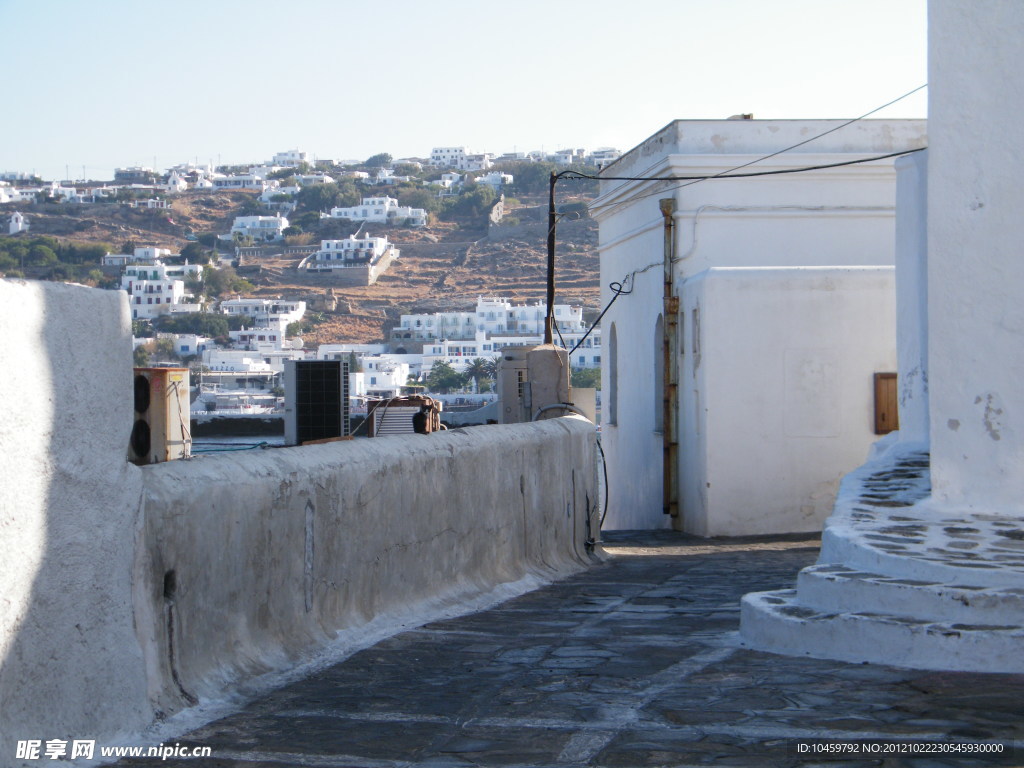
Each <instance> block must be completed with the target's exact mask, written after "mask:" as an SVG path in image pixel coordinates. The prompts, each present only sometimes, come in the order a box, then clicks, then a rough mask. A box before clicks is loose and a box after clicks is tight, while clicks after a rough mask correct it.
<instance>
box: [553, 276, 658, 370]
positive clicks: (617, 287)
mask: <svg viewBox="0 0 1024 768" xmlns="http://www.w3.org/2000/svg"><path fill="white" fill-rule="evenodd" d="M647 269H650V267H645V269H644V270H643V271H646V270H647ZM636 274H637V273H636V272H633V273H632V274H629V275H626V276H625V277H624V278H622V283H618V282H611V283H608V287H609V288H610V289H611V290H612V293H613V294H614V295H613V296H612V298H611V301H609V302H608V303H607V304H605V307H604V309H602V310H601V314H599V315H598V316H597V319H596V320H594V322H593V323H591V324H590V328H588V329H587V332H586V333H585V334H583V335H582V336H580V340H579V341H577V342H576V346H574V347H573V348H572V349H570V350H569V354H570V355H571V354H572V353H573V352H575V351H576V350H577V349H579V348H580V345H581V344H582V343H583V342H584V340H585V339H586V338H587V337H588V336H589V335H590V334H591V332H592V331H593V330H594V329H595V328H597V326H598V324H599V323H600V322H601V318H602V317H604V315H605V312H607V311H608V310H609V309H611V306H612V304H614V303H615V300H616V299H617V298H619V296H628V295H629V294H631V293H632V292H633V289H632V288H630V289H629V290H626V289H624V288H623V287H622V286H623V283H625V282H626V281H627V280H632V278H633V277H634V276H635V275H636Z"/></svg>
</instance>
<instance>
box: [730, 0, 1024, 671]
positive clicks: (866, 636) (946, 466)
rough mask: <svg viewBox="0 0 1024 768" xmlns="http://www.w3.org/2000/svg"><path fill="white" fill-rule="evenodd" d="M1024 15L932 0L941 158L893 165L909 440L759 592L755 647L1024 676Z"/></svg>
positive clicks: (879, 451) (904, 417) (858, 475)
mask: <svg viewBox="0 0 1024 768" xmlns="http://www.w3.org/2000/svg"><path fill="white" fill-rule="evenodd" d="M1022 29H1024V6H1022V5H1021V4H1020V3H1016V2H992V3H984V4H978V3H975V2H971V1H970V0H943V1H942V2H931V3H930V4H929V13H928V40H929V50H928V59H929V72H928V85H929V88H928V95H929V103H928V115H929V125H928V132H929V145H930V149H929V150H928V152H927V157H925V156H924V155H925V153H920V154H917V155H914V156H912V157H907V158H902V159H901V160H900V161H899V162H898V172H899V188H898V198H897V213H898V220H897V256H896V270H897V304H898V318H899V320H898V329H899V330H898V333H899V379H898V407H899V431H898V432H896V433H892V434H890V435H889V436H888V437H886V438H884V439H883V440H881V441H880V442H879V443H877V444H876V445H875V446H874V449H873V452H872V455H871V456H870V457H869V460H868V462H867V463H866V464H864V465H863V466H861V467H859V468H858V469H857V470H855V471H854V472H852V473H850V474H849V475H847V476H846V477H845V478H844V480H843V485H842V490H841V492H840V496H839V498H838V499H837V502H836V506H835V510H834V512H833V514H832V516H831V517H830V518H829V519H828V521H827V523H826V527H825V531H824V534H823V536H822V548H821V553H820V556H819V558H818V563H817V565H815V566H812V567H809V568H805V569H804V570H803V571H802V572H801V573H800V577H799V580H798V582H797V589H796V590H795V592H794V591H793V590H786V591H780V592H772V593H761V594H753V595H747V596H746V597H745V598H744V600H743V612H742V637H743V640H744V643H745V644H747V645H748V646H753V647H755V648H759V649H765V650H771V651H774V652H777V653H791V654H798V655H800V656H813V657H818V658H831V659H841V660H845V661H853V662H856V663H866V662H875V663H884V664H893V665H898V666H905V667H914V668H925V669H939V670H968V671H975V672H1001V673H1021V672H1024V655H1022V654H1021V650H1022V648H1024V638H1022V632H1021V626H1022V623H1024V622H1022V618H1024V613H1022V604H1024V600H1022V595H1024V568H1022V558H1021V544H1020V538H1021V529H1022V526H1024V472H1021V466H1022V461H1021V459H1022V456H1024V429H1022V428H1021V420H1022V418H1024V417H1022V414H1024V392H1022V390H1021V387H1020V380H1021V375H1022V374H1024V322H1022V321H1021V310H1020V295H1021V290H1022V289H1024V272H1022V271H1021V268H1020V260H1019V254H1020V242H1021V240H1022V238H1024V222H1022V220H1021V218H1020V216H1019V211H1020V208H1021V205H1022V204H1024V192H1022V190H1021V189H1020V186H1019V185H1018V184H1017V183H1016V182H1015V179H1016V178H1017V170H1018V169H1024V160H1022V158H1021V156H1020V153H1019V151H1018V150H1017V147H1019V145H1020V142H1019V141H1018V140H1017V139H1018V138H1020V139H1024V126H1022V124H1021V122H1020V120H1019V116H1018V114H1017V113H1018V105H1017V104H1016V103H1015V101H1014V100H1013V99H1007V98H1006V94H1008V93H1017V92H1019V91H1020V89H1021V87H1022V86H1024V49H1022V48H1021V45H1020V39H1021V30H1022Z"/></svg>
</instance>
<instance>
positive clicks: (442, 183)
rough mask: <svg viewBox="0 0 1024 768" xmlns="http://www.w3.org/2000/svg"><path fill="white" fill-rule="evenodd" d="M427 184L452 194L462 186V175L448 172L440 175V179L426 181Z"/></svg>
mask: <svg viewBox="0 0 1024 768" xmlns="http://www.w3.org/2000/svg"><path fill="white" fill-rule="evenodd" d="M427 184H429V185H431V186H435V187H441V189H442V190H444V191H445V192H452V191H454V190H458V189H459V188H460V187H461V186H462V174H461V173H456V172H454V171H449V172H448V173H442V174H441V178H440V179H434V180H433V181H428V182H427Z"/></svg>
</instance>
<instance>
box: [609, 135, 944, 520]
mask: <svg viewBox="0 0 1024 768" xmlns="http://www.w3.org/2000/svg"><path fill="white" fill-rule="evenodd" d="M837 125H839V122H838V121H826V120H822V121H803V120H793V121H788V120H779V121H757V120H743V121H728V120H716V121H676V122H673V123H671V124H670V125H668V126H667V127H666V128H664V129H663V130H662V131H660V132H659V133H658V134H656V135H655V136H653V137H652V138H651V139H649V140H647V141H646V142H644V143H643V144H642V145H641V146H640V147H638V148H636V149H634V150H633V151H631V152H629V153H627V154H626V155H624V156H623V157H622V158H621V159H619V160H618V161H617V162H616V163H615V164H614V166H613V168H612V170H611V171H610V173H611V174H613V175H615V176H645V177H646V176H650V177H655V176H659V177H669V176H690V177H692V176H699V175H707V176H713V175H715V174H719V173H724V172H726V171H727V170H729V169H731V168H734V167H736V166H739V165H744V164H746V163H750V162H751V161H756V160H758V159H759V158H763V157H765V156H766V155H770V154H772V153H775V152H778V151H779V150H781V149H784V148H785V147H788V146H792V145H796V144H798V143H800V142H803V141H804V140H806V139H807V138H808V137H810V136H815V135H819V134H823V133H825V132H826V131H829V130H830V129H833V128H835V127H836V126H837ZM924 144H925V125H924V122H923V121H907V120H896V121H873V120H865V121H860V122H859V123H855V124H853V125H850V126H847V127H845V128H843V129H841V130H838V131H834V132H832V133H829V134H828V135H826V136H823V137H822V138H819V139H817V140H815V141H812V142H810V143H807V144H803V145H802V146H800V147H798V148H797V149H796V150H795V151H791V152H787V153H784V154H779V155H776V156H773V157H770V158H769V159H767V160H764V161H761V162H758V165H757V167H758V169H760V170H764V171H770V170H792V169H794V168H804V167H808V166H817V165H826V164H829V163H836V162H843V161H851V160H866V159H869V158H872V157H876V156H878V155H885V154H889V153H892V152H898V151H901V150H908V149H913V148H917V147H921V146H924ZM660 199H665V200H666V201H667V202H668V204H669V205H670V206H671V207H670V208H669V209H668V211H667V213H668V215H667V217H666V216H665V215H663V212H662V209H661V207H660V203H659V200H660ZM894 203H895V171H894V169H893V160H892V159H891V158H889V159H887V160H877V161H873V162H868V163H863V164H858V165H853V166H848V167H843V168H826V169H821V170H816V171H809V172H801V173H785V174H782V175H778V176H765V177H760V178H758V179H756V180H753V179H748V180H742V179H728V180H723V179H716V180H710V181H707V182H704V183H700V184H688V185H681V186H679V187H676V188H672V187H669V188H668V189H665V186H664V183H663V182H662V183H660V184H659V185H658V186H655V182H618V181H607V182H602V185H601V194H600V196H599V197H598V198H597V199H596V200H595V201H594V202H593V203H592V204H591V211H592V214H593V215H594V218H595V219H597V221H598V223H599V226H600V248H601V283H602V285H608V284H609V283H612V282H613V281H620V282H622V284H623V288H624V289H625V290H626V291H629V293H627V294H624V295H621V296H620V297H619V298H618V300H617V301H616V302H615V304H613V305H612V306H611V308H610V310H609V311H608V313H607V314H606V315H605V317H604V319H603V320H602V327H603V331H604V346H605V349H604V353H605V354H604V355H603V356H602V362H603V377H602V384H603V386H602V392H603V405H602V442H603V445H604V449H605V453H606V455H607V459H608V477H609V488H610V502H609V511H608V517H607V520H606V523H605V525H606V527H609V528H657V527H663V526H669V525H672V526H674V527H676V528H678V529H681V530H684V531H687V532H691V533H694V534H697V535H701V536H718V535H744V534H762V533H784V532H795V531H814V530H819V529H820V528H821V525H822V523H823V521H824V519H825V517H826V516H827V515H828V513H829V511H830V510H831V505H832V501H833V499H834V497H835V493H836V489H837V487H838V481H839V478H840V477H841V476H842V475H843V474H844V473H845V472H848V471H849V470H850V469H852V468H853V467H854V466H856V465H857V463H858V462H859V461H860V460H861V457H863V456H864V454H865V453H866V452H867V450H868V448H869V446H870V445H871V443H872V442H873V440H874V439H875V424H874V419H873V413H874V407H875V403H874V389H873V375H874V374H876V373H886V372H891V371H893V370H895V364H896V358H895V313H894V304H893V296H894V293H893V287H892V286H893V283H892V280H893V277H892V265H893V263H894V247H893V242H894V221H895V219H894ZM666 221H668V222H669V223H670V224H671V225H672V229H671V230H670V232H671V237H670V238H669V242H670V243H671V247H672V252H671V253H670V254H669V257H670V259H671V262H670V263H671V264H672V267H671V269H670V271H669V274H670V276H671V283H672V290H671V298H670V299H669V300H668V301H667V302H666V300H665V299H664V298H663V294H664V290H663V288H664V283H665V269H664V267H663V264H664V260H665V253H664V251H665V248H664V243H665V240H666ZM602 298H603V301H604V302H605V303H607V302H609V301H610V300H611V298H612V294H611V292H610V290H608V289H606V290H605V291H604V295H603V297H602ZM666 340H668V341H669V342H671V343H672V344H674V345H676V348H675V349H674V350H672V351H671V352H670V354H669V356H668V358H667V359H666V357H665V354H664V346H663V345H664V343H665V342H666ZM666 365H667V369H668V370H667V371H666ZM667 378H669V379H670V381H669V384H672V385H675V386H674V387H673V388H674V389H675V390H676V391H677V393H678V395H677V398H676V400H675V401H674V402H670V405H671V407H672V410H673V413H675V414H676V416H675V418H670V419H669V421H668V423H667V424H666V420H665V416H664V413H665V411H664V406H663V402H664V392H665V391H666V390H665V385H666V379H667ZM669 391H671V389H670V390H669ZM666 447H667V448H668V450H666ZM673 453H674V454H675V457H676V460H674V461H672V460H671V457H672V456H673ZM665 463H667V465H668V466H667V469H668V471H669V476H670V478H673V479H674V480H673V482H671V483H670V488H669V489H668V493H667V494H666V495H667V497H668V498H667V499H666V498H665V496H663V487H662V477H663V469H664V467H663V465H664V464H665ZM666 501H667V503H666Z"/></svg>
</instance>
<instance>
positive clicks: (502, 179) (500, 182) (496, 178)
mask: <svg viewBox="0 0 1024 768" xmlns="http://www.w3.org/2000/svg"><path fill="white" fill-rule="evenodd" d="M474 181H475V182H476V183H477V184H485V185H487V186H488V187H490V188H491V189H493V190H494V191H495V192H500V191H501V188H502V187H503V186H505V185H506V184H511V183H512V182H514V181H515V177H513V176H512V174H510V173H500V172H498V171H491V172H490V173H485V174H484V175H482V176H477V177H476V178H475V179H474Z"/></svg>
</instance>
